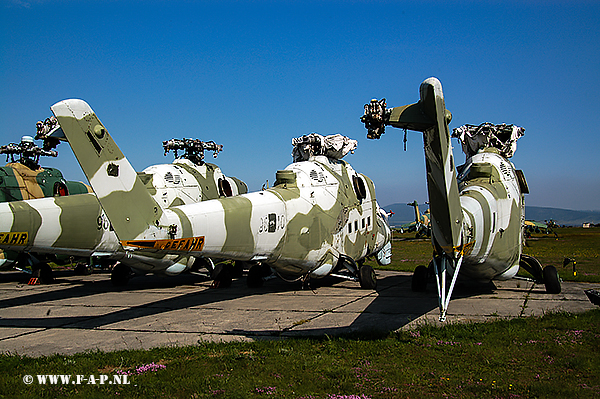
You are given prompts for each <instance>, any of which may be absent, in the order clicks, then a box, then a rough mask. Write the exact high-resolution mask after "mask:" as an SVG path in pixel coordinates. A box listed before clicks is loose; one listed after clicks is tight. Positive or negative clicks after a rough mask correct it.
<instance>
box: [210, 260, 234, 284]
mask: <svg viewBox="0 0 600 399" xmlns="http://www.w3.org/2000/svg"><path fill="white" fill-rule="evenodd" d="M213 280H214V282H213V287H215V288H227V287H231V281H232V277H231V265H230V264H223V263H219V264H218V265H216V266H215V270H214V271H213Z"/></svg>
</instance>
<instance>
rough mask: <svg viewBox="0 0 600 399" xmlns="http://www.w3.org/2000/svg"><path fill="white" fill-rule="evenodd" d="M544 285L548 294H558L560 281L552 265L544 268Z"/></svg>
mask: <svg viewBox="0 0 600 399" xmlns="http://www.w3.org/2000/svg"><path fill="white" fill-rule="evenodd" d="M544 285H545V286H546V292H547V293H548V294H560V291H561V286H560V279H559V278H558V272H557V271H556V268H555V267H554V266H552V265H548V266H546V267H545V268H544Z"/></svg>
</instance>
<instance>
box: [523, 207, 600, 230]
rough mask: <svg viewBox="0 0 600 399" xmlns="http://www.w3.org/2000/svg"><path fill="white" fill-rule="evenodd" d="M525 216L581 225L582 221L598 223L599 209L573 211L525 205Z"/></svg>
mask: <svg viewBox="0 0 600 399" xmlns="http://www.w3.org/2000/svg"><path fill="white" fill-rule="evenodd" d="M525 218H526V219H527V220H538V221H544V220H550V219H552V220H554V221H555V222H556V223H558V224H560V225H563V224H565V225H567V226H581V225H582V224H583V223H600V211H573V210H570V209H559V208H546V207H541V206H527V205H525Z"/></svg>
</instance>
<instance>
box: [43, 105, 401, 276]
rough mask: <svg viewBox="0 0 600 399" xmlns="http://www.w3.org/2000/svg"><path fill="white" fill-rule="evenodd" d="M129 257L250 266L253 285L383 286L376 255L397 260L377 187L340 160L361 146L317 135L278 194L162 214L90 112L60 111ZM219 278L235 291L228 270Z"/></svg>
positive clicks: (281, 177)
mask: <svg viewBox="0 0 600 399" xmlns="http://www.w3.org/2000/svg"><path fill="white" fill-rule="evenodd" d="M51 109H52V112H53V113H54V115H55V116H56V117H57V118H58V120H59V122H60V125H61V126H62V129H63V131H64V133H65V135H66V138H67V140H68V141H69V143H70V145H71V148H72V149H73V152H74V153H75V155H76V157H77V159H78V161H79V163H80V165H81V166H82V169H83V171H84V173H85V174H86V176H87V177H88V180H89V181H90V184H91V185H92V188H93V189H94V191H95V192H96V194H97V196H98V198H99V200H100V203H101V204H102V207H103V208H104V210H105V211H106V215H107V216H108V218H109V219H110V222H111V224H112V226H113V227H114V230H115V232H116V234H117V236H118V237H119V240H120V243H121V245H122V246H123V247H124V248H125V250H126V252H127V256H128V257H139V256H146V257H149V256H155V257H156V261H157V262H161V260H162V259H163V258H164V257H165V256H174V257H181V258H189V257H208V258H217V259H229V260H235V261H242V262H249V263H250V265H251V267H250V270H249V272H248V280H247V282H248V285H249V286H260V285H261V284H262V283H263V281H264V278H265V277H267V275H269V274H270V273H271V272H275V273H276V274H277V275H279V276H280V277H283V278H285V279H292V278H295V279H304V280H306V279H308V278H309V277H313V278H319V277H324V276H326V275H335V276H339V277H344V278H347V279H351V280H354V281H360V284H361V286H362V287H364V288H375V285H376V277H375V272H374V271H373V268H372V267H371V266H369V265H366V264H363V262H362V261H363V260H364V259H365V258H366V257H367V256H371V255H373V256H376V257H377V259H378V261H379V262H381V263H384V264H387V263H389V262H390V260H391V244H390V236H391V231H390V227H389V225H388V222H387V215H386V214H385V212H383V211H382V210H381V209H380V208H379V206H378V204H377V202H376V200H375V187H374V184H373V182H372V181H371V180H370V179H369V178H368V177H366V176H364V175H362V174H359V173H357V172H356V171H355V170H354V169H353V168H352V167H351V166H350V164H348V163H347V162H345V161H342V160H341V158H342V157H343V156H344V155H346V153H347V152H349V151H352V150H353V149H354V148H355V146H356V141H354V140H350V139H348V138H345V137H343V136H341V135H335V136H327V137H323V136H320V135H317V134H311V135H308V136H303V137H301V138H299V139H294V140H293V144H295V148H294V161H296V162H294V163H292V164H291V165H289V166H288V167H287V168H286V169H285V170H280V171H278V172H277V173H276V181H275V184H274V186H273V187H272V188H269V189H266V190H263V191H259V192H254V193H249V194H243V195H239V196H234V197H229V198H221V199H216V200H211V201H203V202H199V203H194V204H187V205H178V206H171V207H168V208H162V207H160V206H158V205H157V203H156V200H155V199H154V198H152V196H151V195H149V194H148V192H147V190H145V189H144V187H143V183H142V181H141V180H140V179H139V178H138V177H137V175H136V174H135V172H134V170H133V168H132V167H131V165H130V163H129V162H128V161H127V159H126V158H125V157H124V156H123V154H122V153H121V151H120V150H119V148H118V147H117V145H116V144H115V142H114V141H113V139H112V138H111V136H110V135H109V133H108V131H107V130H106V129H105V127H104V126H103V125H102V123H101V122H100V121H99V120H98V118H97V117H96V115H95V114H94V112H93V111H92V109H91V108H90V106H89V105H88V104H87V103H85V102H84V101H81V100H65V101H61V102H59V103H57V104H55V105H53V106H52V107H51ZM218 274H219V275H218V276H216V277H215V280H216V281H217V282H219V283H220V284H221V285H228V284H230V283H231V275H230V270H227V268H223V269H222V270H220V271H219V273H218Z"/></svg>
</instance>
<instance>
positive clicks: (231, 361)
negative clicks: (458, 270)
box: [0, 310, 600, 399]
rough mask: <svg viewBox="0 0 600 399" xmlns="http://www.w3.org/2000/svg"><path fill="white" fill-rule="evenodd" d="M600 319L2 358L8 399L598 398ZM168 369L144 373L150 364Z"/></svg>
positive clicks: (553, 318) (0, 393) (592, 315)
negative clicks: (76, 379)
mask: <svg viewBox="0 0 600 399" xmlns="http://www.w3.org/2000/svg"><path fill="white" fill-rule="evenodd" d="M599 326H600V310H593V311H589V312H586V313H583V314H578V315H573V314H567V313H556V314H549V315H546V316H544V317H541V318H526V319H513V320H506V321H495V322H488V323H482V324H474V323H473V324H449V325H446V326H444V327H441V328H440V327H433V326H428V325H423V326H421V327H420V328H418V329H416V330H411V331H403V332H398V333H393V334H390V335H389V336H387V337H361V338H356V337H354V338H350V337H346V338H335V339H328V338H327V337H324V338H323V339H320V340H315V339H296V340H282V341H261V342H252V343H228V344H227V343H200V344H198V345H196V346H188V347H182V348H159V349H153V350H148V351H119V352H112V353H101V352H92V353H85V354H79V355H74V356H68V357H65V356H58V355H56V356H50V357H42V358H29V357H21V356H7V355H3V356H0V369H1V370H3V372H2V374H1V376H0V397H10V398H14V397H17V398H18V397H27V398H29V397H40V398H43V397H48V398H50V397H57V396H66V397H119V398H138V397H139V398H141V397H144V398H146V397H149V398H155V397H156V398H267V397H276V398H297V399H299V398H304V399H308V398H312V399H317V398H318V399H326V398H327V399H351V398H352V399H354V398H361V399H365V398H373V399H374V398H399V397H403V398H404V397H408V398H421V397H454V398H476V397H486V398H487V397H491V398H530V397H540V398H556V397H577V398H592V397H598V396H599V395H600V358H599V356H598V353H597V350H598V348H599V347H600V330H599V328H598V327H599ZM148 364H158V365H161V367H164V368H160V369H157V370H156V371H146V372H142V373H141V374H138V373H137V372H136V371H135V370H136V369H137V368H138V367H140V366H144V365H148ZM117 371H120V372H129V373H131V374H132V375H130V377H129V380H130V382H131V383H130V385H87V384H82V385H40V384H39V383H37V382H34V383H33V384H31V385H26V384H24V383H23V381H22V379H23V376H24V375H26V374H29V375H33V376H34V377H35V376H36V375H37V374H64V375H67V374H69V375H76V374H81V375H86V376H89V375H95V376H97V377H98V376H99V375H101V374H107V375H113V374H115V373H117Z"/></svg>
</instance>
